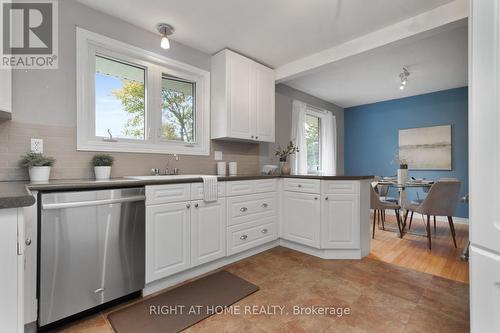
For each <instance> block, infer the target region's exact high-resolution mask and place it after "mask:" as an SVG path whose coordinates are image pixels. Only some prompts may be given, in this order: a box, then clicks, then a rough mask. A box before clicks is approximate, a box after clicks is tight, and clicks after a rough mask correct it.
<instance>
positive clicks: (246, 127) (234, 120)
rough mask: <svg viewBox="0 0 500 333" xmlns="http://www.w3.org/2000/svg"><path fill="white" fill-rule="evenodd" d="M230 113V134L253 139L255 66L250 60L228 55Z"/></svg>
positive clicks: (232, 54)
mask: <svg viewBox="0 0 500 333" xmlns="http://www.w3.org/2000/svg"><path fill="white" fill-rule="evenodd" d="M228 62H229V64H228V80H229V94H228V96H229V112H228V117H229V119H228V125H229V129H228V134H229V137H232V138H237V139H247V140H250V139H253V138H251V135H252V134H251V131H252V128H251V127H252V123H251V121H252V110H251V81H252V69H253V66H252V65H253V64H252V61H251V60H250V59H247V58H245V57H242V56H240V55H239V54H236V53H228Z"/></svg>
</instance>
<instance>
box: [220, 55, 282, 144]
mask: <svg viewBox="0 0 500 333" xmlns="http://www.w3.org/2000/svg"><path fill="white" fill-rule="evenodd" d="M274 85H275V81H274V71H273V70H272V69H270V68H268V67H266V66H263V65H261V64H259V63H257V62H255V61H253V60H251V59H249V58H247V57H244V56H242V55H240V54H237V53H235V52H233V51H230V50H222V51H221V52H219V53H217V54H216V55H214V56H213V57H212V66H211V92H212V97H211V103H212V105H211V119H212V121H211V137H212V139H228V140H248V141H256V142H274V137H275V126H274V122H275V120H274V113H275V110H274V92H275V87H274Z"/></svg>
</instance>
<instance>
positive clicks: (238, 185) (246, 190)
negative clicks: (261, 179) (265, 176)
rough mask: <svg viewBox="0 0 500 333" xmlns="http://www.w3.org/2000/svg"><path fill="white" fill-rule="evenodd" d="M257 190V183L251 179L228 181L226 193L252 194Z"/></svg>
mask: <svg viewBox="0 0 500 333" xmlns="http://www.w3.org/2000/svg"><path fill="white" fill-rule="evenodd" d="M254 192H255V183H254V182H253V181H251V180H242V181H234V182H227V185H226V193H227V195H228V196H230V195H243V194H252V193H254Z"/></svg>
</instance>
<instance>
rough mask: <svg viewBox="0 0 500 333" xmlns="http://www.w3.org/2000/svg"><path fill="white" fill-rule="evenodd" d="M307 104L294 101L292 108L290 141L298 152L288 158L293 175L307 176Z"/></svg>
mask: <svg viewBox="0 0 500 333" xmlns="http://www.w3.org/2000/svg"><path fill="white" fill-rule="evenodd" d="M306 110H307V104H306V103H304V102H301V101H297V100H294V101H293V107H292V136H291V138H290V139H291V141H292V142H293V143H294V144H295V145H296V146H297V148H298V149H299V151H298V152H297V153H296V154H295V155H292V156H291V157H290V166H291V169H292V173H293V174H296V175H297V174H307V147H306V139H305V121H306Z"/></svg>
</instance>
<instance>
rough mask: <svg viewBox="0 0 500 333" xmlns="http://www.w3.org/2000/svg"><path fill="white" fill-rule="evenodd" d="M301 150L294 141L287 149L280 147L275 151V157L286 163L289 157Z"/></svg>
mask: <svg viewBox="0 0 500 333" xmlns="http://www.w3.org/2000/svg"><path fill="white" fill-rule="evenodd" d="M298 151H299V149H298V148H297V146H296V145H294V144H293V142H292V141H290V143H289V144H288V146H286V147H285V148H281V147H278V148H276V149H275V150H274V155H276V156H279V158H280V161H281V162H286V160H287V158H288V156H290V155H293V154H295V153H296V152H298Z"/></svg>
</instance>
